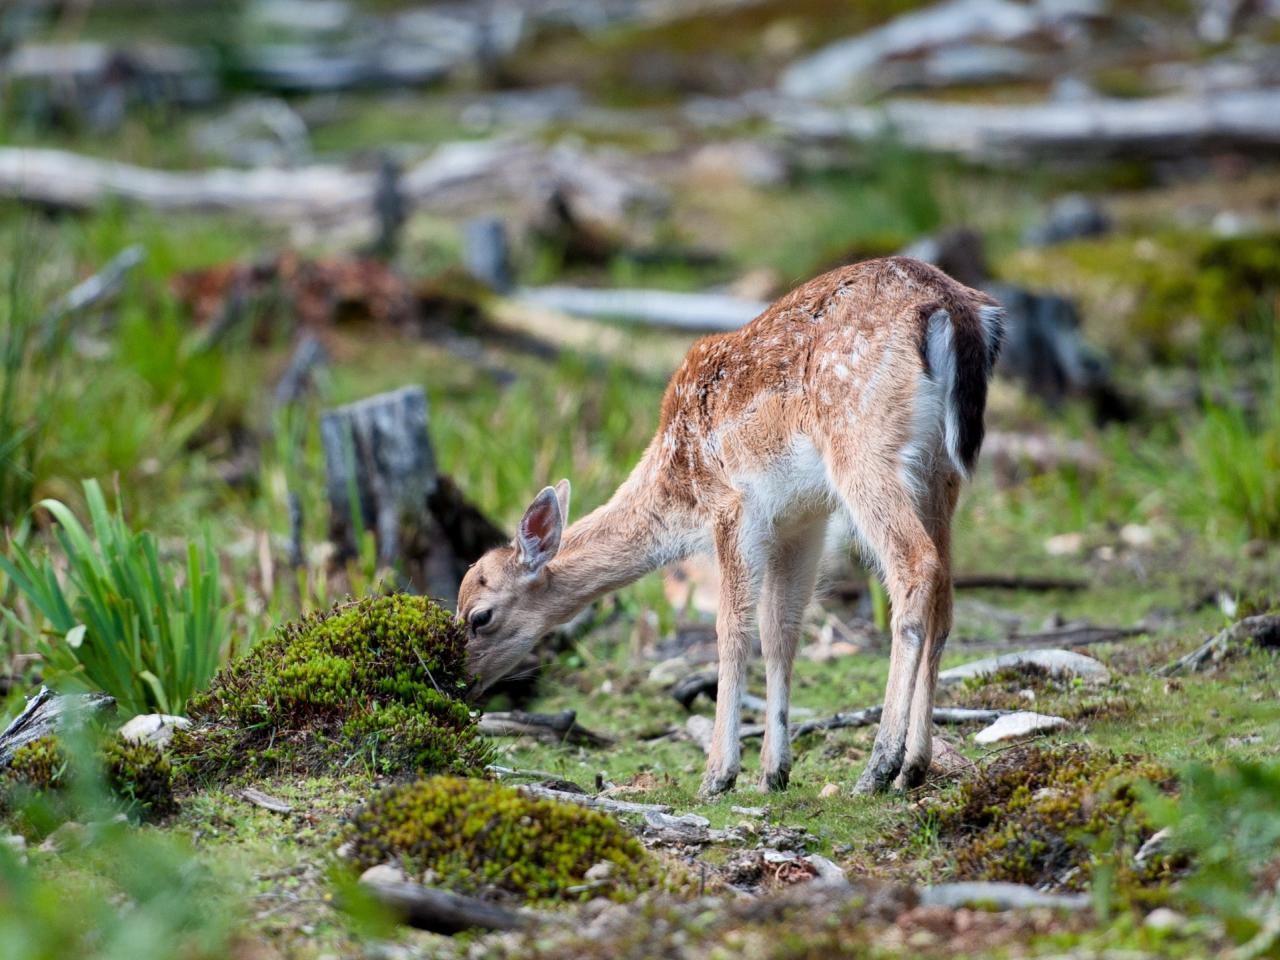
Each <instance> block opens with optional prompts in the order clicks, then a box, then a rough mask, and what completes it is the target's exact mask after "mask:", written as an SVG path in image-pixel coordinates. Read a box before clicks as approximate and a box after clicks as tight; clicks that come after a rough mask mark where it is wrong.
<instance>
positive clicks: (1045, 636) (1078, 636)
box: [1008, 624, 1147, 647]
mask: <svg viewBox="0 0 1280 960" xmlns="http://www.w3.org/2000/svg"><path fill="white" fill-rule="evenodd" d="M1146 632H1147V631H1146V630H1145V629H1144V628H1142V627H1095V626H1093V625H1091V624H1085V625H1082V626H1066V627H1062V628H1060V629H1057V630H1044V631H1041V632H1039V633H1011V634H1010V635H1009V638H1008V639H1009V642H1010V643H1014V644H1019V645H1022V646H1028V647H1087V646H1090V645H1092V644H1095V643H1111V642H1112V641H1113V640H1124V639H1126V638H1128V637H1136V636H1139V635H1141V634H1144V633H1146Z"/></svg>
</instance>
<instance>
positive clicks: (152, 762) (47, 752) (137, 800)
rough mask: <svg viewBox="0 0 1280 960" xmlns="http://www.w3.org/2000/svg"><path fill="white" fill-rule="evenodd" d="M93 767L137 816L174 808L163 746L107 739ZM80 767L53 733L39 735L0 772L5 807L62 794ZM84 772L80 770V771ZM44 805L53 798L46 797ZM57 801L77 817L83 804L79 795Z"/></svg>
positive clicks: (160, 813) (155, 816)
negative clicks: (74, 767)
mask: <svg viewBox="0 0 1280 960" xmlns="http://www.w3.org/2000/svg"><path fill="white" fill-rule="evenodd" d="M92 763H93V771H94V772H95V773H97V772H99V771H100V772H101V775H102V778H103V782H104V784H105V786H106V788H107V790H108V792H109V793H110V795H111V796H112V797H113V798H114V799H115V801H116V802H118V803H119V805H120V806H122V807H123V809H124V812H125V813H127V814H128V815H129V816H131V817H133V818H135V819H143V820H153V819H158V818H160V817H163V816H166V815H167V814H170V813H172V812H173V811H174V809H175V808H176V803H175V802H174V798H173V773H172V768H171V767H170V765H169V760H168V759H167V758H166V757H165V756H164V754H163V753H161V752H160V750H159V749H158V748H156V747H154V746H152V745H150V744H146V743H131V742H130V741H127V740H125V739H123V738H122V737H119V736H114V735H113V736H108V737H104V738H103V739H102V740H101V741H100V742H99V743H98V745H97V748H96V750H95V751H94V756H93V759H92ZM75 772H76V771H74V770H73V769H72V765H71V764H70V763H69V760H68V756H67V751H66V749H65V748H64V746H63V744H62V742H61V741H60V740H59V739H58V738H57V737H55V736H45V737H41V738H40V739H39V740H33V741H32V742H31V743H28V744H24V745H23V746H21V747H19V748H18V749H17V750H16V751H15V752H14V755H13V760H12V761H11V762H10V764H9V766H8V767H7V768H6V769H5V770H4V772H3V774H0V782H2V783H3V786H4V794H5V797H4V798H3V800H4V806H6V807H8V808H9V809H16V808H20V807H22V806H24V805H25V803H24V801H25V800H30V799H31V795H32V794H45V795H48V794H64V793H66V792H67V786H68V783H69V781H70V779H71V778H72V776H73V774H74V773H75ZM81 772H82V771H81ZM44 799H45V801H46V806H48V805H49V801H52V800H54V799H55V798H52V797H49V796H45V798H44ZM57 799H63V800H66V801H67V802H66V803H59V804H55V805H56V806H59V807H60V808H61V814H62V816H65V817H69V816H73V815H75V810H76V807H77V806H81V805H82V804H81V803H80V802H79V799H80V798H78V797H60V798H57Z"/></svg>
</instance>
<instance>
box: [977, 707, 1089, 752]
mask: <svg viewBox="0 0 1280 960" xmlns="http://www.w3.org/2000/svg"><path fill="white" fill-rule="evenodd" d="M1067 726H1070V724H1069V722H1068V721H1067V720H1065V719H1064V718H1062V717H1051V716H1049V715H1047V714H1043V713H1033V712H1031V711H1030V710H1019V711H1018V712H1017V713H1009V714H1005V715H1004V716H1003V717H1001V718H1000V719H999V720H997V721H996V722H995V723H993V724H991V726H989V727H986V728H985V729H983V730H979V731H978V732H977V733H975V734H974V735H973V739H974V741H975V742H976V743H983V744H986V743H1000V742H1001V741H1003V740H1017V739H1019V738H1021V737H1032V736H1039V735H1041V734H1045V733H1052V732H1053V731H1055V730H1061V729H1062V728H1063V727H1067Z"/></svg>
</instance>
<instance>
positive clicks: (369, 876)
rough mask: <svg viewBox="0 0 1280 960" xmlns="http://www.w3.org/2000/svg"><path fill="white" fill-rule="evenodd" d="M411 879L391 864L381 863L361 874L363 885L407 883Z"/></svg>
mask: <svg viewBox="0 0 1280 960" xmlns="http://www.w3.org/2000/svg"><path fill="white" fill-rule="evenodd" d="M408 880H409V878H408V877H407V876H406V875H405V872H404V871H403V870H401V869H400V868H399V867H397V866H394V865H393V864H390V863H379V864H375V865H374V866H372V867H370V868H369V869H368V870H366V871H365V872H364V873H362V874H360V882H361V883H406V882H408Z"/></svg>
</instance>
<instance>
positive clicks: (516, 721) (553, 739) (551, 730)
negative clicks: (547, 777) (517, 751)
mask: <svg viewBox="0 0 1280 960" xmlns="http://www.w3.org/2000/svg"><path fill="white" fill-rule="evenodd" d="M480 732H481V733H482V734H484V735H485V736H487V737H533V738H534V739H535V740H541V741H543V742H544V743H557V744H558V743H572V744H576V745H579V746H585V747H605V746H608V745H609V744H611V743H613V742H614V741H613V740H612V738H610V737H606V736H604V735H603V734H599V733H595V732H593V731H591V730H588V729H587V728H586V727H584V726H582V725H581V724H580V723H578V715H577V714H576V713H575V712H574V711H572V710H565V711H562V712H561V713H525V712H524V711H523V710H511V711H506V712H496V713H486V714H485V715H484V716H482V717H481V718H480Z"/></svg>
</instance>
